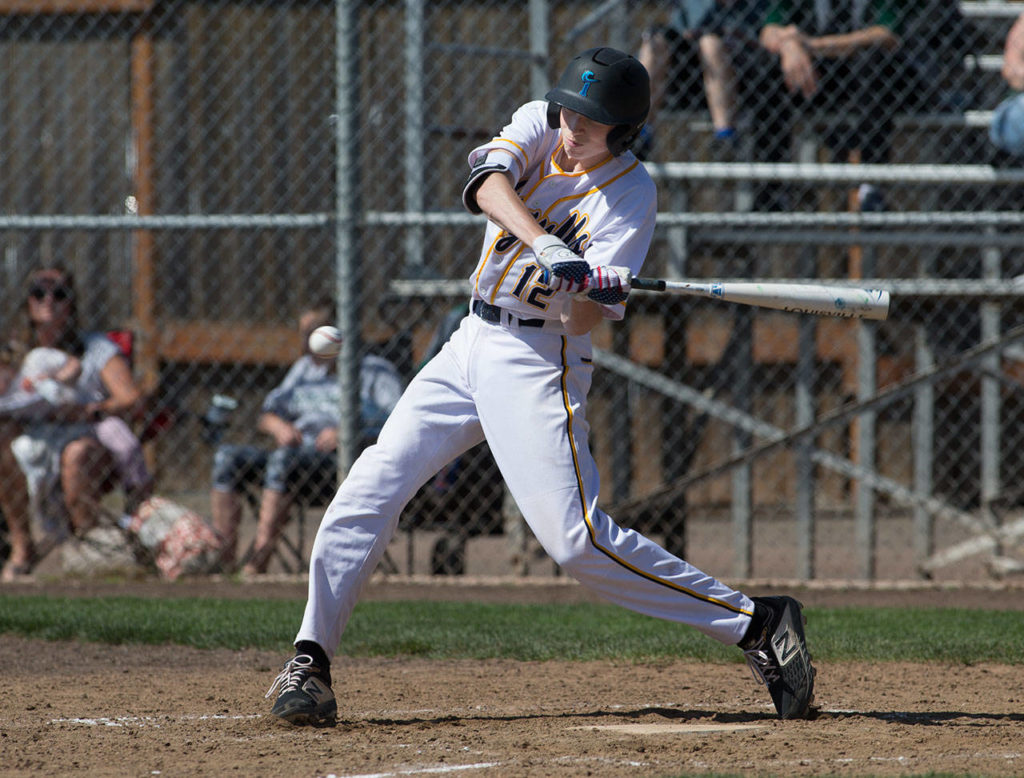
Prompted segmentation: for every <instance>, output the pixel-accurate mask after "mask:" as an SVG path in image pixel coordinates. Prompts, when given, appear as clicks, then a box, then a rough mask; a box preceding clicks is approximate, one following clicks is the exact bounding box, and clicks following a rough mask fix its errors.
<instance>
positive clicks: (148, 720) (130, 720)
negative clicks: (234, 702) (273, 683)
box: [50, 713, 263, 729]
mask: <svg viewBox="0 0 1024 778" xmlns="http://www.w3.org/2000/svg"><path fill="white" fill-rule="evenodd" d="M260 718H263V714H262V713H250V714H248V715H245V716H228V715H226V714H223V713H211V714H202V715H195V716H176V717H175V718H174V720H175V721H246V720H249V719H260ZM166 722H167V717H162V718H158V717H156V716H113V717H110V716H95V717H79V718H69V719H50V724H79V725H81V726H86V727H127V726H129V725H133V726H139V727H154V728H156V729H159V728H160V726H161V724H163V723H166Z"/></svg>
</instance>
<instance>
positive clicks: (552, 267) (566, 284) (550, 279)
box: [531, 235, 590, 294]
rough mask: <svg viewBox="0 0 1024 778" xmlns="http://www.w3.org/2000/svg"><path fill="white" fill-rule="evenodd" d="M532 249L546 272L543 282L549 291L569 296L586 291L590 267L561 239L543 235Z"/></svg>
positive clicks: (534, 243)
mask: <svg viewBox="0 0 1024 778" xmlns="http://www.w3.org/2000/svg"><path fill="white" fill-rule="evenodd" d="M531 248H532V249H533V253H534V255H536V257H537V262H538V264H539V265H540V266H541V268H542V269H543V271H544V275H543V276H542V278H541V282H542V283H544V284H547V286H548V288H549V289H551V290H553V291H555V292H568V293H569V294H575V293H576V292H582V291H583V290H584V289H586V287H587V278H588V276H589V274H590V265H588V264H587V262H586V260H584V259H583V258H582V257H580V255H579V254H577V253H576V252H575V251H573V250H572V249H570V248H569V247H568V246H566V245H565V243H564V242H562V240H561V239H559V238H556V237H555V236H554V235H541V236H540V237H539V238H537V239H536V240H535V241H534V242H533V246H532V247H531Z"/></svg>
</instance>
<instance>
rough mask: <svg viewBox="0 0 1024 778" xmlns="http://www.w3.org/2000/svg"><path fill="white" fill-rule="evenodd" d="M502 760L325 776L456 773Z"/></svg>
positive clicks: (360, 777)
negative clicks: (387, 771)
mask: <svg viewBox="0 0 1024 778" xmlns="http://www.w3.org/2000/svg"><path fill="white" fill-rule="evenodd" d="M501 766H502V762H477V763H476V764H458V765H443V766H440V767H407V768H404V769H402V770H394V771H392V772H389V773H359V774H358V775H336V774H335V773H328V774H327V775H325V776H324V777H323V778H397V776H400V775H441V774H444V773H456V772H461V771H463V770H488V769H490V768H492V767H501Z"/></svg>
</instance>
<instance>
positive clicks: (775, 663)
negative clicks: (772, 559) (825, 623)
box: [740, 597, 815, 719]
mask: <svg viewBox="0 0 1024 778" xmlns="http://www.w3.org/2000/svg"><path fill="white" fill-rule="evenodd" d="M753 600H754V603H755V607H757V605H760V606H762V607H763V608H766V609H767V610H769V611H771V615H770V616H768V618H766V619H765V620H764V623H763V625H762V626H761V629H760V630H759V631H758V632H757V633H756V634H754V635H752V636H751V637H750V638H749V639H748V640H747V641H745V642H744V643H741V644H740V648H742V649H743V653H744V654H745V655H746V658H747V664H748V665H750V669H751V670H752V671H753V673H754V677H755V678H757V679H758V680H760V681H761V682H762V683H763V684H764V685H765V686H767V687H768V692H769V694H771V696H772V702H773V703H775V710H776V711H777V712H778V714H779V718H780V719H801V718H810V717H811V716H812V715H813V712H814V711H813V709H812V708H811V703H813V702H814V674H815V670H814V666H813V665H812V664H811V654H810V652H809V651H808V650H807V641H806V639H805V638H804V623H805V622H806V621H807V619H806V618H805V617H804V614H803V611H802V610H801V605H800V603H799V602H797V601H796V600H794V599H793V598H792V597H754V598H753Z"/></svg>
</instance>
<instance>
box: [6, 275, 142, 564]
mask: <svg viewBox="0 0 1024 778" xmlns="http://www.w3.org/2000/svg"><path fill="white" fill-rule="evenodd" d="M76 299H77V298H76V295H75V289H74V280H73V278H72V275H71V273H70V272H69V271H68V270H66V269H64V268H62V267H59V266H52V265H51V266H45V267H42V268H40V269H37V270H35V271H34V272H32V273H31V274H30V275H29V280H28V289H27V294H26V297H25V306H24V308H23V310H22V322H21V326H20V330H21V331H20V332H18V333H17V341H16V342H20V343H21V344H23V345H24V347H25V349H26V350H29V353H31V350H33V349H38V348H40V347H45V348H50V349H56V350H59V351H61V352H65V353H66V354H67V355H70V357H73V358H74V359H75V360H77V365H76V367H77V369H76V371H75V373H77V375H76V376H75V377H73V378H72V379H71V382H72V384H73V389H74V399H73V400H72V401H71V402H58V403H48V404H45V405H44V406H43V410H42V411H41V412H40V411H39V409H38V408H37V409H36V411H34V413H33V416H32V417H31V418H29V419H25V418H21V419H19V418H18V417H17V414H16V413H14V412H11V411H0V414H2V416H3V417H4V421H3V424H2V425H0V426H2V433H3V434H2V435H0V447H2V448H3V449H4V451H3V452H2V453H0V474H2V475H3V476H4V480H5V482H4V491H6V490H7V489H8V488H9V489H10V490H11V494H10V495H7V496H5V499H4V501H3V502H0V508H2V509H3V511H4V515H5V517H6V519H7V523H8V528H9V531H10V543H11V556H10V558H9V560H8V562H7V564H6V565H5V567H4V570H3V578H4V579H5V580H10V579H11V578H14V577H16V576H18V575H23V574H27V573H29V572H30V571H31V569H32V567H33V565H34V564H35V562H36V561H37V553H36V547H35V543H34V541H33V538H32V533H31V528H30V510H29V509H28V500H27V494H28V493H29V492H31V493H33V500H32V503H33V504H34V505H46V506H50V507H51V508H52V507H53V506H58V508H57V509H58V510H60V512H61V513H66V518H67V520H68V522H69V523H70V528H71V531H72V532H74V533H76V534H81V533H83V532H85V531H86V530H88V529H90V528H91V527H93V526H94V525H95V524H96V522H97V519H98V515H99V503H100V498H101V496H102V494H103V493H104V491H105V490H107V489H109V486H110V484H111V483H112V481H116V480H117V477H118V470H119V465H121V466H122V468H123V466H124V464H125V462H126V461H127V460H126V457H134V455H135V453H136V452H137V448H136V447H137V440H134V439H133V437H130V438H126V437H125V436H124V434H123V433H124V432H125V431H126V430H125V429H124V428H123V427H121V426H120V425H119V430H118V433H117V434H115V435H113V436H111V435H109V434H107V433H106V432H104V431H103V430H107V429H108V428H109V426H110V425H105V424H103V423H102V422H104V420H105V419H107V418H109V417H118V416H123V415H126V414H128V413H129V412H130V411H132V410H134V409H135V408H136V407H137V405H138V403H139V402H140V401H141V399H142V392H141V390H140V389H139V387H138V385H137V384H136V382H135V379H134V377H133V376H132V372H131V368H130V367H129V365H128V361H127V360H126V359H125V357H124V355H123V354H122V353H121V351H120V349H119V348H118V347H117V346H116V345H115V344H114V343H112V342H111V341H110V340H109V339H108V338H107V337H106V335H104V334H103V333H88V332H83V331H82V330H81V329H80V328H79V324H78V311H77V306H76ZM65 399H67V398H65ZM40 413H41V418H40ZM98 431H99V432H98ZM16 433H20V436H19V435H18V434H16ZM19 437H20V441H19V442H20V443H21V446H20V447H19V445H15V446H14V448H15V451H18V450H19V448H20V450H21V452H22V453H23V454H24V453H25V451H26V447H25V441H26V440H27V441H28V442H29V443H30V444H31V445H30V446H29V449H30V453H31V457H30V460H31V461H30V462H28V461H26V459H25V456H22V457H21V459H22V462H21V464H28V465H30V472H29V473H26V475H28V480H27V481H26V479H25V478H24V477H22V478H20V479H19V478H17V477H16V476H15V475H14V474H13V473H12V467H11V461H10V460H11V458H12V457H11V454H10V449H11V443H14V442H15V441H16V440H19ZM101 438H102V439H103V440H104V441H106V442H107V445H104V442H102V441H101ZM108 445H109V446H110V447H109V448H108ZM133 461H135V462H136V463H137V458H136V459H134V460H133ZM19 469H20V468H19ZM8 482H10V485H9V484H8ZM136 488H137V489H139V490H143V491H148V488H149V479H148V477H147V478H146V479H145V480H144V482H143V483H141V484H137V485H136ZM141 496H144V495H140V494H135V495H131V497H132V499H138V498H139V497H141ZM37 498H38V499H37ZM53 498H56V499H53ZM46 518H47V520H50V521H52V520H55V519H63V518H65V517H64V516H59V517H53V516H48V517H46Z"/></svg>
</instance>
